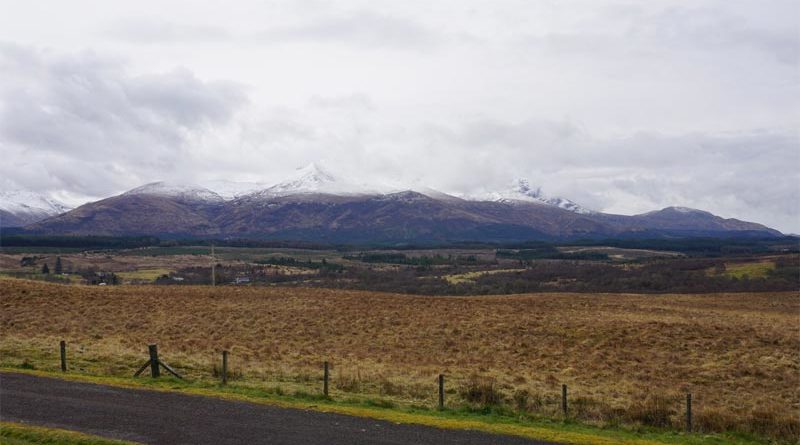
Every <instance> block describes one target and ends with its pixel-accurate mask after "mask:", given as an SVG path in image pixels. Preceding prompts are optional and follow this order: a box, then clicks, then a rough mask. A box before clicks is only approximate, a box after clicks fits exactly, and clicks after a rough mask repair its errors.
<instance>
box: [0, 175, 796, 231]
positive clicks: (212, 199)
mask: <svg viewBox="0 0 800 445" xmlns="http://www.w3.org/2000/svg"><path fill="white" fill-rule="evenodd" d="M207 184H208V183H207ZM208 185H209V186H210V187H209V188H207V187H202V186H197V185H182V184H174V183H169V182H155V183H151V184H147V185H144V186H141V187H138V188H135V189H133V190H130V191H128V192H126V193H123V194H121V195H117V196H112V197H109V198H106V199H103V200H100V201H97V202H93V203H88V204H85V205H83V206H80V207H78V208H77V209H75V210H72V211H69V212H67V213H64V214H61V215H58V216H55V217H52V218H47V219H46V220H44V221H40V222H37V223H33V224H29V223H28V224H25V230H27V231H29V232H31V233H40V234H79V235H109V236H132V235H154V236H160V237H165V238H183V237H213V238H219V237H223V238H237V239H248V238H254V239H291V240H304V241H323V242H332V243H384V242H404V243H405V242H429V241H435V242H443V241H485V242H507V241H525V240H566V239H586V238H612V237H617V236H625V237H656V238H657V237H662V236H665V237H667V236H668V237H674V236H683V237H691V236H704V237H708V236H731V235H736V236H780V235H781V234H780V232H778V231H775V230H773V229H770V228H768V227H765V226H763V225H760V224H756V223H750V222H745V221H739V220H736V219H725V218H720V217H718V216H715V215H712V214H710V213H708V212H703V211H700V210H693V209H686V208H682V207H669V208H666V209H662V210H659V211H657V212H650V213H647V214H642V215H631V216H626V215H613V214H605V213H600V212H594V211H591V210H589V209H586V208H583V207H581V206H579V205H578V204H576V203H574V202H572V201H570V200H568V199H564V198H554V197H548V196H546V195H545V194H543V193H542V191H541V189H539V188H533V187H531V186H530V183H529V182H528V181H526V180H517V181H515V182H514V183H513V184H512V186H511V187H509V188H508V189H506V190H502V191H499V192H492V193H486V194H483V195H481V196H472V197H455V196H452V195H448V194H445V193H442V192H439V191H436V190H432V189H429V188H426V187H424V186H419V187H411V188H399V187H387V186H383V185H378V186H375V185H364V184H361V183H358V182H356V181H354V180H352V179H349V178H347V179H343V178H341V177H338V176H337V175H334V174H332V173H330V172H328V171H326V170H323V169H322V168H320V167H319V166H317V165H315V164H310V165H308V166H306V167H304V168H301V169H298V170H297V171H295V172H294V174H292V175H291V176H290V177H289V178H287V179H286V180H284V181H281V182H278V183H277V184H274V185H270V186H267V187H263V184H257V183H256V184H253V183H249V184H248V183H235V182H224V181H218V182H217V183H216V184H214V183H211V184H208ZM254 188H255V189H256V190H255V191H252V192H251V193H249V194H243V193H246V192H248V191H251V190H253V189H254ZM213 189H216V190H215V191H212V190H213ZM0 196H2V195H0ZM28 201H30V200H28ZM2 215H6V214H5V213H4V214H0V216H2ZM2 217H3V218H4V219H5V220H6V221H7V220H8V217H6V216H2ZM0 222H2V221H0ZM6 226H8V224H7V223H6Z"/></svg>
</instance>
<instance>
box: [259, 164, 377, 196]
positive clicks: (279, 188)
mask: <svg viewBox="0 0 800 445" xmlns="http://www.w3.org/2000/svg"><path fill="white" fill-rule="evenodd" d="M382 191H384V190H383V188H379V187H374V186H369V185H366V184H361V183H357V182H354V181H351V180H349V179H342V178H340V177H338V176H336V175H334V174H333V173H331V172H329V171H328V170H326V169H324V168H322V167H320V166H319V165H318V164H316V163H313V162H312V163H311V164H308V165H306V166H305V167H303V168H299V169H297V170H296V171H295V172H294V173H293V174H292V175H291V176H289V177H288V178H286V179H285V180H284V181H282V182H279V183H278V184H275V185H273V186H272V187H269V188H266V189H264V190H261V191H258V192H255V193H253V194H252V196H255V197H276V196H289V195H299V194H306V195H308V194H329V195H370V194H376V193H381V192H382Z"/></svg>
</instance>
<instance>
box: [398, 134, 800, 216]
mask: <svg viewBox="0 0 800 445" xmlns="http://www.w3.org/2000/svg"><path fill="white" fill-rule="evenodd" d="M420 134H423V135H424V136H423V140H425V141H427V142H426V144H425V145H427V146H428V147H431V149H432V150H435V151H434V152H433V153H432V154H429V155H425V156H424V157H423V159H424V162H419V161H417V162H416V164H415V165H416V167H417V170H418V171H420V172H423V173H421V174H422V175H423V176H424V177H427V178H429V181H430V178H433V180H434V181H437V183H436V184H434V185H435V186H437V187H441V188H443V189H445V190H449V191H453V192H473V193H474V192H479V191H486V190H492V189H497V188H502V187H508V185H509V184H510V182H511V181H512V180H513V179H514V178H518V177H525V178H528V179H530V180H531V181H532V182H533V183H534V184H537V185H540V186H542V188H543V190H544V191H545V192H546V193H550V194H555V195H561V196H563V197H566V198H569V199H572V200H575V201H577V202H579V203H581V204H584V205H586V206H588V207H590V208H592V207H593V208H595V209H597V210H607V211H608V210H610V211H616V212H622V213H631V212H644V211H649V210H655V209H659V208H663V207H666V206H670V205H683V206H689V207H696V208H701V209H705V210H709V211H712V212H714V213H717V214H720V215H723V216H726V217H737V218H742V219H749V220H751V221H756V222H761V223H765V224H768V225H773V226H776V227H778V228H782V229H784V230H789V229H790V228H791V227H796V226H797V215H798V214H800V201H798V196H800V169H798V166H800V142H799V141H798V137H797V134H796V132H795V131H793V130H791V129H785V130H771V131H764V130H757V131H749V132H739V133H716V134H701V133H690V134H679V135H667V134H661V133H656V132H640V133H637V134H635V135H633V136H631V137H615V138H598V137H594V136H592V134H591V132H590V131H588V130H586V129H583V128H582V127H581V126H579V125H575V124H573V123H570V122H566V121H565V122H546V121H545V122H542V121H534V120H531V121H524V122H520V123H502V122H499V121H494V120H491V121H471V122H469V123H464V124H463V125H462V126H457V127H442V126H437V125H427V126H426V127H425V128H424V129H422V130H421V131H420ZM420 145H422V144H420ZM455 152H460V153H462V154H463V156H461V157H458V158H454V157H453V156H452V153H455ZM437 153H441V156H439V155H438V154H437ZM421 154H422V153H421V152H420V151H416V152H415V153H413V154H409V155H408V158H407V159H403V160H402V161H401V162H402V163H405V164H409V163H414V162H415V161H414V160H413V159H411V158H412V157H414V156H421ZM767 178H768V179H767Z"/></svg>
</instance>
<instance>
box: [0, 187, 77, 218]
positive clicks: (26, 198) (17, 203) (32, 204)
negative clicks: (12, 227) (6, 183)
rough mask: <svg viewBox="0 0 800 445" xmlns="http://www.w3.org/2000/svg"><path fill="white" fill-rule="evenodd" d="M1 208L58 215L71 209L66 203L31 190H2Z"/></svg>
mask: <svg viewBox="0 0 800 445" xmlns="http://www.w3.org/2000/svg"><path fill="white" fill-rule="evenodd" d="M0 210H5V211H6V212H10V213H45V214H47V215H58V214H60V213H64V212H66V211H68V210H70V207H68V206H67V205H66V204H64V203H62V202H60V201H58V200H56V199H53V198H50V197H48V196H45V195H43V194H41V193H36V192H32V191H29V190H0Z"/></svg>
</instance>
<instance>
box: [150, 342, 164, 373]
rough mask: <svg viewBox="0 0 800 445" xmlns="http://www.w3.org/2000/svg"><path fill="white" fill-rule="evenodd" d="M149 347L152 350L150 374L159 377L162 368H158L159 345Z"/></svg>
mask: <svg viewBox="0 0 800 445" xmlns="http://www.w3.org/2000/svg"><path fill="white" fill-rule="evenodd" d="M147 349H149V350H150V376H151V377H153V378H156V377H159V376H160V375H161V370H160V369H159V368H158V345H149V346H147Z"/></svg>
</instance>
